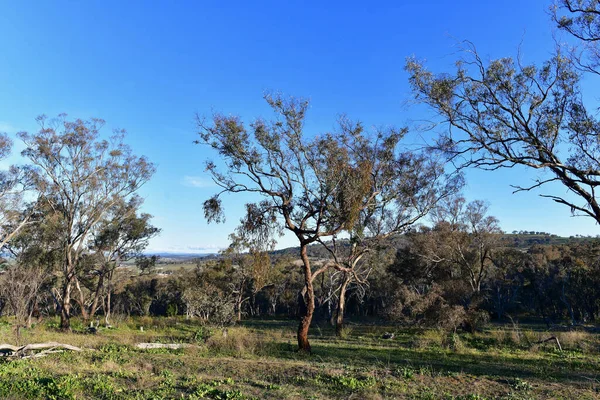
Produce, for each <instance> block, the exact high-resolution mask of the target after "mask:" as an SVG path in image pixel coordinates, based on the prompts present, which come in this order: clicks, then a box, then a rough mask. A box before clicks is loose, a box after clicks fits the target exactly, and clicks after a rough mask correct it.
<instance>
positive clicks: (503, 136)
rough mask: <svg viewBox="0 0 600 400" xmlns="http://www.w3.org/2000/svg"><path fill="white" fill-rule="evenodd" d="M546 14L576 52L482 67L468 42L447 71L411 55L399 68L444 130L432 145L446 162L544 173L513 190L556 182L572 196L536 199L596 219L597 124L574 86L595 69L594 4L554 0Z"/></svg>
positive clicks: (597, 12)
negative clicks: (575, 41)
mask: <svg viewBox="0 0 600 400" xmlns="http://www.w3.org/2000/svg"><path fill="white" fill-rule="evenodd" d="M553 10H554V19H555V20H556V21H557V22H558V25H559V28H561V29H563V30H565V31H567V32H568V33H570V34H572V35H573V36H574V37H575V38H577V39H578V40H579V41H580V43H583V45H584V49H583V51H580V52H577V50H575V52H574V51H571V50H569V49H564V47H563V48H562V49H561V47H560V46H558V48H557V50H556V52H555V54H554V55H553V56H552V57H551V58H550V59H549V60H548V61H546V62H544V63H542V64H541V65H534V64H524V63H523V62H522V61H521V59H520V58H517V59H513V58H510V57H506V58H500V59H496V60H492V61H490V62H486V61H484V60H483V59H482V58H481V57H480V55H479V54H478V53H477V51H476V49H475V47H474V46H473V45H472V44H471V43H468V44H467V46H466V49H465V50H466V51H465V53H466V56H465V57H464V59H462V60H460V61H459V62H458V63H457V67H456V71H454V72H453V73H445V74H434V73H432V72H430V71H429V70H427V69H426V68H425V66H424V64H423V63H422V62H420V61H417V60H416V59H414V58H411V59H409V60H408V62H407V64H406V69H407V71H408V72H409V74H410V84H411V86H412V90H413V92H414V94H415V97H416V98H417V100H419V101H422V102H423V103H425V104H427V105H428V106H429V107H430V108H431V109H432V110H433V111H434V112H435V114H437V115H438V116H439V117H440V122H441V123H445V124H446V125H447V126H448V127H449V128H450V129H448V130H444V131H443V132H442V133H441V134H440V137H439V140H437V143H436V146H435V147H437V148H438V149H441V150H443V151H444V152H446V154H448V156H449V157H450V159H451V160H452V161H454V162H455V163H457V164H458V165H460V166H475V167H478V168H482V169H487V170H496V169H500V168H512V167H514V166H524V167H527V168H531V169H533V170H539V171H541V172H546V173H547V175H545V176H544V177H542V178H538V179H536V180H535V181H533V182H532V183H531V184H530V185H525V186H515V188H516V191H529V190H532V189H536V188H540V187H543V188H548V187H549V186H548V185H547V184H548V183H551V182H557V183H560V184H561V185H562V186H563V187H564V188H566V189H567V192H568V193H570V194H571V195H567V194H563V193H561V192H560V191H557V192H554V193H550V194H542V196H543V197H547V198H550V199H552V200H554V201H555V202H557V203H559V204H564V205H566V206H568V207H569V208H570V209H571V212H572V213H573V214H576V215H585V216H589V217H592V218H594V219H595V220H596V221H597V222H600V204H599V203H598V200H597V197H596V189H597V188H598V187H599V186H600V139H599V138H600V122H599V121H598V119H597V117H596V115H595V112H594V111H595V110H594V109H592V108H589V107H587V108H586V105H585V103H584V101H583V96H582V92H581V86H580V82H581V79H582V74H584V73H585V72H586V71H587V72H595V73H597V71H598V68H597V67H598V54H599V52H598V47H597V46H598V39H600V36H599V35H598V32H600V28H599V21H600V19H599V16H600V6H599V3H598V2H597V1H595V0H559V1H558V2H557V5H556V6H555V7H554V8H553ZM550 187H551V186H550Z"/></svg>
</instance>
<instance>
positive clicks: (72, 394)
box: [0, 318, 600, 399]
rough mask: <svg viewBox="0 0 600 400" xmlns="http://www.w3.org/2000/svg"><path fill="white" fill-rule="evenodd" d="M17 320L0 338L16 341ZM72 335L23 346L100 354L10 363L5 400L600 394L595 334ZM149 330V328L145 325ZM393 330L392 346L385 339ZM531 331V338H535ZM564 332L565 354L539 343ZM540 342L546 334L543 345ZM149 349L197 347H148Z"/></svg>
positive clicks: (163, 330) (131, 325)
mask: <svg viewBox="0 0 600 400" xmlns="http://www.w3.org/2000/svg"><path fill="white" fill-rule="evenodd" d="M10 322H11V321H9V320H3V322H2V323H0V342H6V343H15V339H16V337H15V331H14V329H13V328H12V325H11V324H10ZM73 326H74V330H73V332H71V333H63V332H60V331H59V330H58V329H57V321H54V320H45V321H43V322H40V323H38V324H36V325H35V326H34V327H33V328H32V329H31V330H22V331H21V335H20V339H21V341H22V342H23V343H33V342H45V341H57V342H63V343H69V344H73V345H76V346H79V347H82V348H86V349H90V350H89V351H84V352H82V353H71V352H65V353H61V354H53V355H49V356H47V357H44V358H41V359H36V360H15V361H8V360H5V361H3V362H2V363H0V382H1V383H0V398H5V397H10V398H57V399H58V398H106V399H150V398H153V399H154V398H191V399H196V398H209V399H211V398H212V399H247V398H256V399H263V398H264V399H268V398H272V399H279V398H288V399H304V398H315V399H326V398H349V397H350V396H354V397H353V398H361V399H363V398H364V399H369V398H371V399H379V398H410V399H425V398H431V399H438V398H441V399H484V398H487V399H494V398H504V399H529V398H540V399H541V398H549V397H554V398H590V399H591V398H596V396H597V395H598V393H597V386H598V381H597V377H598V376H599V375H600V361H599V343H600V342H599V338H598V335H597V334H595V333H588V332H554V333H549V332H544V331H543V330H524V331H520V332H518V335H516V334H515V332H511V331H510V329H511V328H510V327H501V326H492V327H490V329H488V330H487V331H485V332H480V333H475V334H466V333H462V334H459V335H458V336H452V334H450V335H449V334H447V333H445V332H442V331H438V330H417V329H400V328H398V327H390V326H368V325H352V326H351V328H350V329H348V331H347V332H346V335H344V336H343V337H342V338H339V337H336V336H335V334H334V331H333V329H332V328H329V327H325V326H322V327H320V328H317V327H316V326H315V328H314V329H312V330H311V334H312V336H311V343H312V347H313V354H312V355H305V354H302V353H297V352H295V348H296V344H295V324H294V322H293V321H249V322H247V323H245V324H243V325H242V326H237V327H229V328H227V329H226V330H224V329H223V328H214V327H205V326H202V325H201V324H200V323H199V322H197V321H189V320H185V319H183V318H129V319H123V320H122V321H120V322H119V323H117V324H116V325H115V327H114V328H111V329H101V330H100V332H99V333H98V334H95V335H92V334H86V333H84V332H85V326H84V325H83V324H82V323H81V322H80V321H74V323H73ZM140 327H143V331H142V330H140ZM385 332H394V333H395V336H394V339H391V340H385V339H383V338H382V334H383V333H385ZM527 335H529V339H527ZM549 335H556V336H557V337H559V340H561V343H562V345H563V349H564V351H562V352H559V351H558V350H557V349H556V348H555V346H553V345H552V344H551V343H548V344H541V345H535V346H531V345H530V342H531V341H532V340H534V339H538V338H544V337H546V336H549ZM538 340H539V339H538ZM141 342H161V343H189V344H191V345H193V346H191V347H188V348H184V349H177V350H169V349H153V350H142V349H138V348H136V347H135V344H137V343H141Z"/></svg>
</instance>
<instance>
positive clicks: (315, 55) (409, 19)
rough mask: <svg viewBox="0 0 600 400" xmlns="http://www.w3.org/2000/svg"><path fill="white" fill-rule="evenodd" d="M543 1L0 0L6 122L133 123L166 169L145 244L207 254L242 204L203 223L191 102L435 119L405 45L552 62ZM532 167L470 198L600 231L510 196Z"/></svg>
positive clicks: (135, 140) (150, 198)
mask: <svg viewBox="0 0 600 400" xmlns="http://www.w3.org/2000/svg"><path fill="white" fill-rule="evenodd" d="M548 6H549V1H545V0H535V1H534V0H531V1H517V0H506V1H502V2H498V1H494V2H492V1H474V0H472V1H410V0H407V1H388V2H383V1H382V2H364V1H361V2H358V1H343V2H341V1H340V2H317V1H314V2H300V1H298V2H295V1H289V2H282V1H272V2H268V1H239V2H227V1H218V2H217V1H212V2H209V1H177V2H174V1H162V2H158V1H156V2H155V1H153V2H149V1H140V2H133V1H120V2H116V1H84V2H78V3H76V2H63V1H40V2H35V3H29V2H16V1H8V0H0V57H1V59H0V60H1V62H0V130H2V131H7V132H8V133H10V134H14V133H15V132H16V131H19V130H28V131H34V130H35V129H36V125H35V122H34V117H35V116H36V115H39V114H42V113H44V114H47V115H50V116H53V115H56V114H58V113H60V112H66V113H67V114H69V115H70V116H71V117H80V118H87V117H100V118H103V119H105V120H106V121H107V127H106V128H105V131H106V134H109V133H110V130H111V129H112V128H117V127H118V128H125V129H127V131H128V132H129V134H128V137H127V141H128V142H129V144H131V146H132V147H133V149H134V151H135V152H136V153H138V154H144V155H146V156H148V157H149V158H150V159H151V160H152V161H154V162H155V163H157V165H158V172H157V173H156V175H155V177H154V178H153V180H152V181H151V182H150V183H149V184H148V185H147V186H145V187H144V188H143V190H142V195H143V196H144V197H145V199H146V203H145V206H144V210H145V211H146V212H149V213H151V214H153V215H154V216H155V219H154V222H155V224H156V225H157V226H159V227H161V228H162V229H163V233H162V235H161V236H160V237H158V238H156V239H154V240H153V241H152V243H151V250H153V251H183V252H192V251H208V252H211V251H214V250H215V249H217V248H220V247H223V246H226V244H227V235H228V233H230V232H231V231H232V230H233V228H234V227H235V225H236V222H237V221H238V220H239V217H240V216H241V207H240V204H242V203H243V199H239V198H235V199H234V198H230V200H229V201H227V202H226V206H229V209H228V211H229V212H228V222H227V224H225V225H222V226H215V225H210V226H208V225H207V224H206V223H205V222H204V220H203V217H202V210H201V205H202V201H203V200H204V199H205V198H207V197H208V196H209V195H210V194H211V193H213V191H214V190H215V188H214V187H211V185H210V180H209V179H208V177H207V176H206V175H205V174H204V171H203V161H204V160H205V159H206V157H207V156H209V154H208V151H207V149H206V148H203V147H201V146H197V145H193V144H192V141H193V140H194V139H195V127H194V122H193V118H194V115H195V113H196V112H199V113H201V114H207V115H209V114H210V113H211V111H212V110H219V111H224V112H226V113H233V114H239V115H241V116H242V117H245V118H246V119H247V120H251V119H252V118H254V117H256V116H261V115H262V116H265V115H266V116H268V113H267V111H268V110H267V109H266V107H265V105H264V103H263V101H262V99H261V96H262V93H263V92H264V91H266V90H275V91H281V92H283V93H285V94H290V95H295V96H303V97H308V98H310V99H311V101H312V103H311V104H312V106H311V113H310V115H309V124H308V129H309V131H310V133H315V134H316V133H318V132H319V131H324V130H330V129H331V128H332V127H333V126H334V121H335V119H336V116H337V115H338V114H339V113H346V114H348V115H349V116H350V117H352V118H356V119H360V120H362V121H363V122H365V124H366V125H367V126H370V125H378V126H380V125H404V124H409V123H412V122H414V121H415V120H419V119H422V118H426V117H427V115H425V114H423V110H422V109H421V108H419V107H407V105H406V102H407V100H410V98H411V95H410V92H409V88H408V84H407V74H406V73H405V72H404V70H403V65H404V60H405V58H406V57H407V56H410V55H416V56H417V57H419V58H424V59H427V62H428V65H429V66H430V67H431V68H432V69H434V70H435V71H439V72H441V71H444V70H448V69H451V68H452V66H453V63H454V61H455V60H456V58H457V55H456V54H455V53H456V51H457V48H456V43H457V41H459V40H462V39H469V40H471V41H473V42H474V43H475V44H476V45H477V47H478V49H479V51H480V52H481V54H483V55H484V56H485V57H486V58H495V57H501V56H509V55H515V54H516V48H517V46H518V45H519V43H522V55H523V57H524V59H525V61H539V60H542V59H545V58H547V57H548V56H549V54H550V52H551V50H552V48H553V41H552V36H551V35H552V26H551V23H550V21H549V18H548V15H547V13H546V11H547V9H548ZM588 92H589V91H588ZM424 135H425V136H427V135H429V134H424ZM417 140H418V139H416V138H415V139H414V141H415V143H416V142H417ZM17 150H18V144H17ZM15 159H16V157H13V158H12V159H11V161H12V160H15ZM4 164H6V163H4ZM532 177H534V175H532V174H531V173H529V172H527V171H524V170H522V169H519V170H512V171H505V172H502V173H484V172H480V171H473V172H470V173H469V174H468V176H467V178H468V181H469V186H468V188H467V191H466V194H467V196H468V198H469V199H476V198H481V199H485V200H488V201H489V202H490V203H491V212H492V214H494V215H496V216H497V217H498V218H499V219H500V221H501V223H502V226H503V228H504V229H505V230H507V231H512V230H513V229H528V230H543V231H549V232H553V233H557V234H563V235H571V234H575V233H581V234H591V235H596V234H597V233H600V229H598V227H597V226H596V225H595V224H594V223H593V222H592V221H591V220H589V219H583V218H572V217H570V214H569V210H568V209H567V208H565V207H561V206H559V205H554V204H553V203H552V202H551V201H549V200H546V199H541V198H538V197H537V196H536V195H535V194H534V193H524V194H516V195H512V194H511V192H512V190H511V188H510V186H509V185H510V184H511V183H522V184H526V183H527V179H530V178H532ZM558 190H560V191H561V193H562V189H561V188H558ZM293 244H294V243H293V241H290V240H288V239H284V240H283V241H282V242H281V246H288V245H293Z"/></svg>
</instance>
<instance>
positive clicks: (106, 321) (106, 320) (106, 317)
mask: <svg viewBox="0 0 600 400" xmlns="http://www.w3.org/2000/svg"><path fill="white" fill-rule="evenodd" d="M110 293H111V287H110V284H109V285H108V290H107V291H106V308H105V309H104V324H105V325H106V326H110Z"/></svg>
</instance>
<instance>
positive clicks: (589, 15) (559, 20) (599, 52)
mask: <svg viewBox="0 0 600 400" xmlns="http://www.w3.org/2000/svg"><path fill="white" fill-rule="evenodd" d="M551 12H552V18H553V20H554V22H555V23H556V24H557V26H558V28H559V29H560V30H562V31H564V32H567V33H568V34H569V35H570V36H572V37H573V38H574V39H575V40H576V41H577V42H578V43H577V45H575V46H573V47H571V48H570V49H569V50H570V52H569V57H570V58H571V59H572V60H573V61H575V63H576V64H577V65H578V66H579V67H580V68H581V69H582V70H583V71H585V72H591V73H594V74H600V2H598V0H557V1H556V2H555V3H554V4H553V5H552V6H551Z"/></svg>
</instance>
